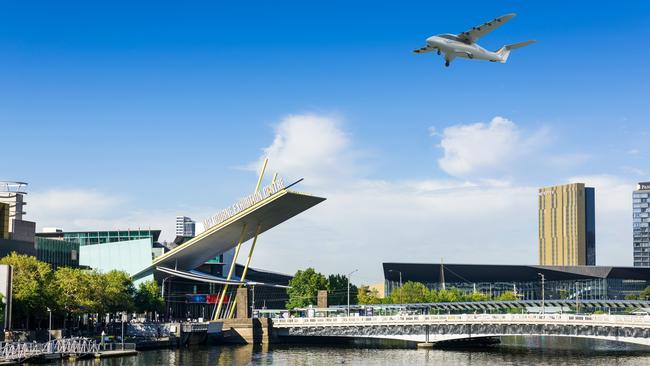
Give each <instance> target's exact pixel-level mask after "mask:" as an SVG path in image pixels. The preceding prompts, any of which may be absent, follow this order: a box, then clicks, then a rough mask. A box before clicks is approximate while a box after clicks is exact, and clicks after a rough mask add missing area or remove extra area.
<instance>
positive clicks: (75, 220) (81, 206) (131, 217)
mask: <svg viewBox="0 0 650 366" xmlns="http://www.w3.org/2000/svg"><path fill="white" fill-rule="evenodd" d="M26 201H27V203H28V205H27V208H28V209H27V210H26V211H27V215H26V216H25V220H30V221H35V222H36V225H37V230H39V231H40V230H42V228H44V227H58V228H62V229H64V230H66V231H75V230H118V229H139V228H142V229H160V230H162V234H161V240H171V239H173V238H174V230H175V218H176V215H177V214H178V212H179V211H178V210H175V209H173V208H163V209H153V208H152V209H143V208H138V202H134V201H133V200H131V199H129V198H127V197H124V196H122V195H118V194H114V193H107V192H101V191H97V190H88V189H53V190H48V191H42V192H30V193H29V194H28V195H27V197H26ZM215 211H216V208H194V209H192V210H189V212H188V210H183V212H185V214H186V215H189V216H190V217H194V218H199V219H200V218H204V217H207V216H208V215H210V214H212V213H214V212H215Z"/></svg>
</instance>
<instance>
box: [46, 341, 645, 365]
mask: <svg viewBox="0 0 650 366" xmlns="http://www.w3.org/2000/svg"><path fill="white" fill-rule="evenodd" d="M59 364H60V365H70V366H71V365H75V366H91V365H92V366H136V365H165V366H176V365H290V366H291V365H296V366H297V365H336V364H339V365H341V364H345V365H413V364H439V365H445V366H447V365H448V366H456V365H458V366H461V365H462V366H471V365H549V366H550V365H566V366H569V365H576V366H585V365H588V366H628V365H630V366H631V365H650V351H649V350H648V349H647V348H640V347H630V346H625V345H621V344H616V343H609V342H599V341H591V340H584V339H571V340H567V339H557V338H548V337H547V338H529V337H510V338H507V339H504V344H503V345H501V346H497V347H488V348H474V349H455V350H439V349H434V350H417V349H386V348H368V347H363V348H359V347H353V346H347V347H331V346H326V345H322V346H314V345H309V346H305V345H274V346H271V347H269V346H268V345H265V346H201V347H190V348H181V349H173V350H167V349H163V350H152V351H145V352H141V353H140V354H139V355H138V356H132V357H123V358H113V359H104V360H94V359H89V360H79V361H77V362H71V361H62V362H61V363H59Z"/></svg>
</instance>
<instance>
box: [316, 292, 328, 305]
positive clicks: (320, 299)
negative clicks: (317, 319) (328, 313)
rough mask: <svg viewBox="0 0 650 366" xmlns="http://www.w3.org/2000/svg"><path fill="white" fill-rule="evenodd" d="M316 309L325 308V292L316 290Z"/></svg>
mask: <svg viewBox="0 0 650 366" xmlns="http://www.w3.org/2000/svg"><path fill="white" fill-rule="evenodd" d="M316 307H317V308H320V309H324V308H326V307H327V291H325V290H318V298H317V299H316Z"/></svg>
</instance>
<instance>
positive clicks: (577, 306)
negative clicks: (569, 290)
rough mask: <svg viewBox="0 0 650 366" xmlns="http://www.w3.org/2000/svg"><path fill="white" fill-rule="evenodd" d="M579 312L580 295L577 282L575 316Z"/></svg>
mask: <svg viewBox="0 0 650 366" xmlns="http://www.w3.org/2000/svg"><path fill="white" fill-rule="evenodd" d="M579 311H580V293H579V292H578V281H576V314H578V312H579Z"/></svg>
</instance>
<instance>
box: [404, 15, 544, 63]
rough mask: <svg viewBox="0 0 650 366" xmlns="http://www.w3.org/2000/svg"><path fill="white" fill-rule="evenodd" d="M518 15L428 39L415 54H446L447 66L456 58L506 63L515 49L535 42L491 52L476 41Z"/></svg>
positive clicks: (504, 47) (504, 16)
mask: <svg viewBox="0 0 650 366" xmlns="http://www.w3.org/2000/svg"><path fill="white" fill-rule="evenodd" d="M515 15H516V14H514V13H511V14H506V15H503V16H500V17H498V18H496V19H494V20H490V21H489V22H487V23H485V24H482V25H479V26H478V27H473V28H472V29H470V30H468V31H467V32H463V33H460V34H448V33H447V34H439V35H437V36H431V37H429V38H427V45H426V46H424V47H422V48H418V49H416V50H413V52H415V53H427V52H433V51H438V54H441V53H444V54H445V66H449V63H450V62H451V61H452V60H453V59H454V58H456V57H464V58H469V59H477V60H488V61H491V62H501V63H505V62H506V61H507V60H508V56H510V51H512V50H514V49H515V48H520V47H524V46H528V45H529V44H531V43H535V41H526V42H521V43H515V44H509V45H506V46H503V47H501V48H499V50H498V51H496V52H491V51H488V50H486V49H485V48H483V47H481V46H479V45H477V44H476V41H477V40H478V39H479V38H481V37H483V36H485V35H486V34H488V33H490V32H492V31H493V30H495V29H497V28H499V27H500V26H502V25H503V24H504V23H505V22H507V21H508V20H510V19H512V18H513V17H514V16H515Z"/></svg>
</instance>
